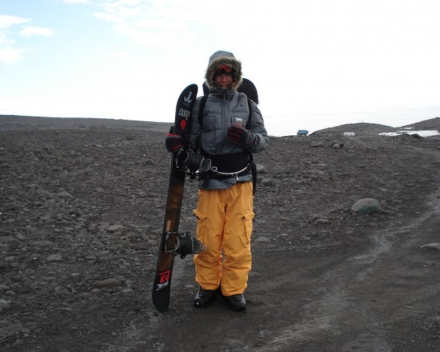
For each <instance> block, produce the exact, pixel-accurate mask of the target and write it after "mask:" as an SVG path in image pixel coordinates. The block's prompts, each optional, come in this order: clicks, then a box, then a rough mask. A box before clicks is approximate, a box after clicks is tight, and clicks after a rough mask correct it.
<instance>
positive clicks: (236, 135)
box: [227, 125, 249, 144]
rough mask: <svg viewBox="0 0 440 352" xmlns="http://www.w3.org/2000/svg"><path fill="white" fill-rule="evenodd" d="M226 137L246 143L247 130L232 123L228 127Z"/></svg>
mask: <svg viewBox="0 0 440 352" xmlns="http://www.w3.org/2000/svg"><path fill="white" fill-rule="evenodd" d="M227 134H228V138H229V139H230V140H231V141H232V142H234V143H237V144H246V143H247V142H248V140H249V131H248V130H247V129H246V128H244V127H242V126H239V125H234V126H231V127H229V128H228V132H227Z"/></svg>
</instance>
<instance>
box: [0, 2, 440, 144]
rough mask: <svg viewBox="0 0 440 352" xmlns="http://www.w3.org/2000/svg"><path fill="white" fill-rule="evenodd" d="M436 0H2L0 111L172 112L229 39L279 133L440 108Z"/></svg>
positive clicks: (416, 115)
mask: <svg viewBox="0 0 440 352" xmlns="http://www.w3.org/2000/svg"><path fill="white" fill-rule="evenodd" d="M439 38H440V1H439V0H332V1H329V0H289V1H286V0H270V1H258V0H252V1H247V0H246V1H245V0H223V1H221V2H217V1H215V2H214V1H209V0H0V114H15V115H20V114H22V115H35V116H50V117H103V118H117V119H134V120H148V121H166V122H172V121H173V119H174V109H175V104H176V99H177V97H178V95H179V93H180V92H181V90H182V89H183V88H185V87H186V86H187V85H188V84H190V83H196V84H198V85H199V87H200V91H201V85H202V83H203V81H204V73H205V70H206V66H207V64H208V58H209V56H210V55H211V54H212V53H213V52H214V51H217V50H228V51H232V52H233V53H234V54H235V56H236V57H237V58H238V59H239V60H241V61H242V64H243V72H244V76H245V77H247V78H249V79H251V80H252V81H253V82H254V83H255V84H256V86H257V88H258V91H259V95H260V108H261V110H262V113H263V116H264V117H265V121H266V126H267V129H268V131H269V134H271V135H288V134H296V132H297V130H298V129H308V130H310V131H314V130H317V129H321V128H326V127H331V126H337V125H340V124H345V123H357V122H370V123H381V124H384V125H389V126H395V127H397V126H403V125H405V124H409V123H412V122H418V121H422V120H426V119H431V118H434V117H436V116H440V100H439V97H440V89H439V83H440V65H439V62H440V45H439Z"/></svg>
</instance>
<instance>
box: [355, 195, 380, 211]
mask: <svg viewBox="0 0 440 352" xmlns="http://www.w3.org/2000/svg"><path fill="white" fill-rule="evenodd" d="M351 212H352V213H354V214H357V215H369V214H374V213H382V212H383V209H382V207H381V206H380V204H379V202H378V201H377V200H376V199H374V198H364V199H361V200H359V201H357V202H356V203H355V204H353V206H352V207H351Z"/></svg>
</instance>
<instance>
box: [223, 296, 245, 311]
mask: <svg viewBox="0 0 440 352" xmlns="http://www.w3.org/2000/svg"><path fill="white" fill-rule="evenodd" d="M225 298H226V300H227V301H228V304H229V306H230V307H231V308H232V310H234V311H236V312H241V311H244V310H246V300H245V299H244V296H243V294H242V293H239V294H237V295H232V296H227V297H225Z"/></svg>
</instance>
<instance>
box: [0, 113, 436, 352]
mask: <svg viewBox="0 0 440 352" xmlns="http://www.w3.org/2000/svg"><path fill="white" fill-rule="evenodd" d="M411 127H413V128H414V130H415V131H417V130H440V118H434V119H431V120H427V121H422V122H419V123H416V124H414V125H411ZM168 128H169V124H161V123H152V122H135V121H124V120H105V119H55V118H53V119H52V118H37V117H19V116H0V278H1V279H0V350H1V351H10V352H24V351H27V352H28V351H29V352H30V351H32V352H40V351H41V352H52V351H53V352H90V351H96V352H104V351H106V352H110V351H121V352H122V351H124V352H145V351H173V352H174V351H286V352H287V351H298V352H307V351H310V352H323V351H328V352H336V351H342V352H348V351H362V352H367V351H372V352H376V351H385V352H391V351H393V352H394V351H399V352H400V351H405V352H436V351H437V352H438V351H440V311H439V307H440V295H439V292H440V270H439V266H440V182H439V181H440V136H439V135H437V136H431V137H420V136H419V135H407V134H403V135H400V136H395V137H385V136H380V135H379V133H381V132H393V131H396V129H395V128H392V127H389V126H382V125H373V124H353V125H343V126H338V127H335V128H331V129H326V130H322V131H317V132H315V133H313V134H312V135H309V136H307V137H298V136H286V137H271V139H270V147H269V149H268V150H267V151H264V152H263V153H260V154H257V155H255V160H256V162H257V164H259V170H260V173H259V182H258V187H257V193H256V196H255V215H256V217H255V224H254V234H253V239H252V245H253V271H252V273H251V276H250V280H249V287H248V290H247V292H246V294H245V296H246V298H247V300H248V309H247V312H246V313H235V312H232V311H231V310H230V309H228V307H227V305H226V304H225V302H223V301H222V300H221V299H219V300H218V301H217V302H215V303H214V305H213V306H211V307H209V308H208V309H202V310H200V309H196V308H194V307H193V306H192V299H193V296H194V293H195V291H196V285H195V283H194V278H193V269H194V268H193V264H192V261H191V258H189V257H187V258H186V259H184V260H180V259H179V258H176V265H175V273H174V281H173V288H172V297H171V306H170V310H169V311H168V312H167V313H165V314H160V313H157V312H156V311H155V310H154V308H153V305H152V303H151V289H152V279H153V273H154V269H155V264H156V255H157V251H158V246H159V244H158V241H159V237H160V232H161V229H162V220H163V212H164V206H165V198H166V190H167V182H168V181H167V178H168V172H169V163H170V156H169V155H168V153H167V152H166V150H165V148H164V136H165V133H166V131H167V130H168ZM269 132H270V131H269ZM344 132H353V133H354V135H349V136H347V135H344ZM365 199H369V200H375V201H377V203H375V208H374V209H371V208H370V209H368V210H366V211H359V212H356V208H354V207H353V206H354V205H355V204H356V203H357V202H358V201H360V200H364V201H365ZM196 201H197V189H196V185H195V183H190V182H188V183H187V187H186V189H185V199H184V206H183V209H182V219H181V226H180V228H181V230H182V231H190V232H192V233H195V220H194V217H193V215H192V209H194V207H195V204H196ZM364 210H365V209H364Z"/></svg>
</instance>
